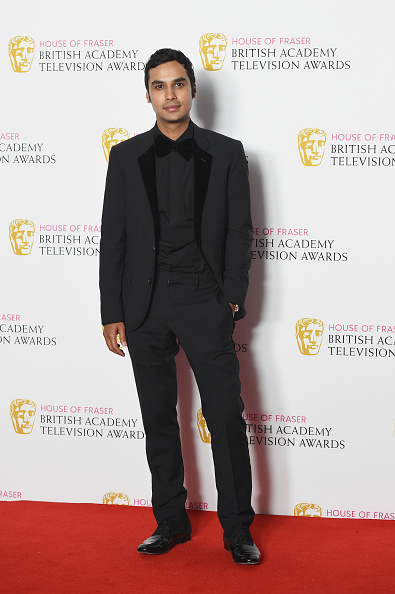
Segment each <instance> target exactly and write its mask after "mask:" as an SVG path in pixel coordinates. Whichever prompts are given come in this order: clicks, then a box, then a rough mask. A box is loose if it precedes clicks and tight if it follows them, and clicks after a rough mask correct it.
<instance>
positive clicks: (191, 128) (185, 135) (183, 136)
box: [154, 119, 195, 142]
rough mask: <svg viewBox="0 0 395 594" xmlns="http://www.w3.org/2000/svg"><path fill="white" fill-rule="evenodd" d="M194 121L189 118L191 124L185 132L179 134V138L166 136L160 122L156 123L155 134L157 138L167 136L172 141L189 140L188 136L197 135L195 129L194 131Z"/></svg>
mask: <svg viewBox="0 0 395 594" xmlns="http://www.w3.org/2000/svg"><path fill="white" fill-rule="evenodd" d="M194 128H195V126H194V123H193V122H192V120H191V119H190V120H189V125H188V128H187V129H186V130H185V132H184V133H183V134H181V136H179V137H178V138H177V140H172V139H171V138H169V137H168V136H166V134H163V132H161V131H160V130H159V128H158V124H157V123H155V128H154V134H155V138H156V137H157V136H164V137H165V138H167V139H168V140H169V141H170V142H181V141H182V140H187V138H194V135H195V131H194Z"/></svg>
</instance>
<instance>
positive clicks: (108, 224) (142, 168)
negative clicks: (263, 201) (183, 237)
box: [100, 124, 252, 330]
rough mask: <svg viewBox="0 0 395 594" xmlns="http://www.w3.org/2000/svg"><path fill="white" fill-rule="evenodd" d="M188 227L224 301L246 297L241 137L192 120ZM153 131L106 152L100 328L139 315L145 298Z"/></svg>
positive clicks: (153, 222)
mask: <svg viewBox="0 0 395 594" xmlns="http://www.w3.org/2000/svg"><path fill="white" fill-rule="evenodd" d="M194 136H195V141H196V150H195V157H194V159H195V206H194V231H195V238H196V242H197V245H198V247H199V249H200V250H201V253H202V255H203V258H204V260H205V261H206V263H207V265H208V267H209V268H210V269H211V271H212V272H213V273H214V275H215V278H216V280H217V282H218V286H219V288H220V290H221V291H222V292H223V294H224V296H225V298H226V299H227V301H229V302H231V303H237V304H238V305H239V306H240V311H239V312H238V313H237V314H236V317H235V319H239V318H242V317H244V315H245V308H244V301H245V297H246V293H247V288H248V271H249V268H250V263H251V241H252V224H251V214H250V195H249V183H248V168H247V161H246V157H245V154H244V150H243V146H242V144H241V142H239V141H237V140H233V139H232V138H228V137H226V136H223V135H221V134H217V133H216V132H212V131H211V130H204V129H202V128H199V127H198V126H196V124H195V135H194ZM158 226H159V218H158V197H157V189H156V171H155V151H154V128H152V130H149V131H148V132H145V133H144V134H139V135H138V136H135V137H133V138H130V139H129V140H125V141H124V142H121V143H119V144H117V145H115V146H114V147H113V148H112V149H111V152H110V158H109V164H108V172H107V181H106V189H105V195H104V206H103V216H102V227H101V244H100V291H101V311H102V323H103V325H105V324H109V323H113V322H122V321H124V322H125V325H126V328H127V329H128V330H134V329H136V328H137V327H138V326H139V325H140V324H141V323H142V321H143V320H144V317H145V315H146V313H147V310H148V306H149V303H150V299H151V293H152V287H153V281H154V276H155V260H156V258H155V256H156V246H157V240H158Z"/></svg>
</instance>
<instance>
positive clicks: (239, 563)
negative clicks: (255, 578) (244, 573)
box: [224, 542, 262, 565]
mask: <svg viewBox="0 0 395 594" xmlns="http://www.w3.org/2000/svg"><path fill="white" fill-rule="evenodd" d="M224 549H225V551H228V552H229V553H232V551H231V550H230V544H229V543H228V542H224ZM232 561H233V563H236V565H260V564H261V563H262V559H258V561H239V560H238V559H235V557H234V556H233V553H232Z"/></svg>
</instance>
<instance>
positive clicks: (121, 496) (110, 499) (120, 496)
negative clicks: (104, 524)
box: [103, 493, 129, 505]
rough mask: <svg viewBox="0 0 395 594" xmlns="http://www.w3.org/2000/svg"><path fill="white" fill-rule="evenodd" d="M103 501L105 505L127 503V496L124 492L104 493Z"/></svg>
mask: <svg viewBox="0 0 395 594" xmlns="http://www.w3.org/2000/svg"><path fill="white" fill-rule="evenodd" d="M103 503H105V504H107V505H129V497H128V496H127V495H125V493H106V494H105V495H104V496H103Z"/></svg>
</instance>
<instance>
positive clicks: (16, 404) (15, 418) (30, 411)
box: [10, 398, 36, 435]
mask: <svg viewBox="0 0 395 594" xmlns="http://www.w3.org/2000/svg"><path fill="white" fill-rule="evenodd" d="M10 414H11V420H12V424H13V427H14V429H15V432H16V433H20V434H21V435H27V434H28V433H31V432H32V430H33V425H34V421H35V419H36V405H35V403H34V402H33V400H24V399H23V398H16V399H15V400H13V401H12V402H11V404H10Z"/></svg>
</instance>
